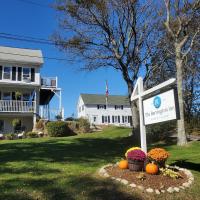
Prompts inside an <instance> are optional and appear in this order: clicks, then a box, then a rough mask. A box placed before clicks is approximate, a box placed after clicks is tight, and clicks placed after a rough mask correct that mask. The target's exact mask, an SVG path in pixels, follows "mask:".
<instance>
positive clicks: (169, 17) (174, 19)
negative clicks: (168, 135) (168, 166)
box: [164, 0, 200, 145]
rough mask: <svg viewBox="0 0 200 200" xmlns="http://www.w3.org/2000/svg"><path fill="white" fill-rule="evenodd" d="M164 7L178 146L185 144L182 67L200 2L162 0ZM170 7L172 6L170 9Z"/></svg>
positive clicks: (195, 31)
mask: <svg viewBox="0 0 200 200" xmlns="http://www.w3.org/2000/svg"><path fill="white" fill-rule="evenodd" d="M164 2H165V6H166V20H165V27H166V31H167V33H168V35H169V37H170V38H171V40H172V42H173V47H174V53H175V64H176V77H177V89H178V100H179V110H180V119H179V120H178V121H177V128H178V145H185V144H186V143H187V138H186V133H185V124H184V101H183V65H184V60H185V59H186V57H187V55H188V53H189V52H190V51H191V48H192V46H193V45H194V42H195V39H196V38H197V36H198V34H199V31H200V28H199V23H197V25H198V26H197V27H195V30H194V32H193V35H192V36H191V35H190V34H189V27H190V28H191V26H190V24H191V23H192V21H193V20H195V18H196V16H197V15H198V14H199V8H200V1H199V0H197V1H193V2H191V1H187V0H186V1H183V2H182V1H180V0H174V1H171V0H164ZM172 5H174V6H173V7H172ZM193 28H194V27H193Z"/></svg>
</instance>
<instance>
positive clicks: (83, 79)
mask: <svg viewBox="0 0 200 200" xmlns="http://www.w3.org/2000/svg"><path fill="white" fill-rule="evenodd" d="M28 2H29V3H28ZM31 2H36V4H31ZM53 2H54V1H53V0H1V6H0V32H1V33H10V34H17V35H24V36H31V37H35V38H46V39H49V38H50V36H51V34H52V33H53V32H54V31H56V29H57V27H58V21H57V17H58V16H57V15H58V13H57V12H56V11H55V10H53V9H51V8H48V7H45V6H42V5H41V6H40V5H37V3H40V4H49V3H53ZM0 45H2V46H13V47H21V48H33V49H41V50H42V52H43V55H44V56H47V57H59V58H66V57H67V55H64V54H63V53H62V52H59V51H58V50H57V49H56V48H55V47H54V46H50V45H45V44H36V43H30V42H23V41H16V40H7V39H4V38H1V37H0ZM82 64H83V63H74V64H73V65H72V64H71V63H68V62H67V61H57V60H48V59H45V63H44V66H43V68H42V70H41V74H42V76H50V77H54V76H58V84H59V87H61V88H62V90H63V91H62V93H63V96H62V100H63V106H64V108H65V116H66V117H67V116H71V115H72V113H75V114H76V103H77V100H78V96H79V94H80V93H92V94H94V93H96V94H105V80H108V87H109V94H113V95H116V94H121V95H126V94H127V88H126V84H125V82H124V80H123V79H122V76H121V74H120V72H116V71H115V70H112V69H100V70H97V71H94V72H83V71H79V70H78V69H79V67H80V66H81V65H82ZM55 101H56V97H55V98H54V101H53V104H52V105H51V106H52V107H55V106H56V105H55Z"/></svg>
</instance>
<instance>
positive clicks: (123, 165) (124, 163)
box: [118, 160, 128, 169]
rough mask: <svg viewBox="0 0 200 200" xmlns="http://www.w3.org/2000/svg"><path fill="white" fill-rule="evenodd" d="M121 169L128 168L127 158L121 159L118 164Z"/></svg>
mask: <svg viewBox="0 0 200 200" xmlns="http://www.w3.org/2000/svg"><path fill="white" fill-rule="evenodd" d="M118 166H119V168H120V169H128V161H127V160H121V161H120V162H119V164H118Z"/></svg>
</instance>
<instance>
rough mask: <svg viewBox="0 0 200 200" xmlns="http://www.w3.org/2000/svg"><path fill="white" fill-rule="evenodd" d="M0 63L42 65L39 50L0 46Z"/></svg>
mask: <svg viewBox="0 0 200 200" xmlns="http://www.w3.org/2000/svg"><path fill="white" fill-rule="evenodd" d="M0 62H9V63H23V64H34V65H42V64H43V63H44V61H43V56H42V52H41V50H33V49H22V48H15V47H5V46H0Z"/></svg>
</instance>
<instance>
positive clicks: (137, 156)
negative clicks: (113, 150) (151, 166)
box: [127, 149, 146, 161]
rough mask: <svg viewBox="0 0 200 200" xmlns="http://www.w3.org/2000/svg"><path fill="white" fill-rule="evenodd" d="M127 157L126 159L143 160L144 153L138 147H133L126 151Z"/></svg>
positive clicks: (144, 157)
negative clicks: (133, 148)
mask: <svg viewBox="0 0 200 200" xmlns="http://www.w3.org/2000/svg"><path fill="white" fill-rule="evenodd" d="M127 158H128V160H137V161H145V159H146V154H145V153H144V152H143V151H142V150H140V149H135V150H132V151H129V152H128V154H127Z"/></svg>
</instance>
